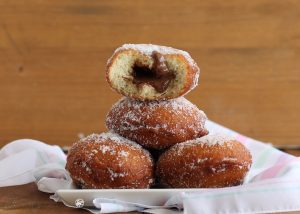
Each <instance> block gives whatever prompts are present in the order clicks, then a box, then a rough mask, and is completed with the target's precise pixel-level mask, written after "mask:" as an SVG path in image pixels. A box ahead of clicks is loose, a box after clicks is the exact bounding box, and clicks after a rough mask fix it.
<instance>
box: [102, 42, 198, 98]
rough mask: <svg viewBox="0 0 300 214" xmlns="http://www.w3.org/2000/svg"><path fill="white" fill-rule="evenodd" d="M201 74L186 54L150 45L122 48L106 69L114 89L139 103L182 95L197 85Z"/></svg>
mask: <svg viewBox="0 0 300 214" xmlns="http://www.w3.org/2000/svg"><path fill="white" fill-rule="evenodd" d="M199 75H200V69H199V67H198V66H197V64H196V63H195V61H194V60H193V59H192V58H191V56H190V55H189V54H188V53H187V52H185V51H182V50H178V49H174V48H170V47H165V46H158V45H151V44H125V45H123V46H121V47H119V48H118V49H116V51H115V53H114V54H113V55H112V57H111V58H110V59H109V60H108V63H107V69H106V79H107V81H108V83H109V84H110V86H111V87H112V88H113V89H115V90H116V91H117V92H119V93H121V94H123V95H124V96H127V97H131V98H135V99H139V100H161V99H172V98H176V97H179V96H183V95H184V94H186V93H188V92H189V91H190V90H192V89H193V88H195V87H196V86H197V84H198V78H199Z"/></svg>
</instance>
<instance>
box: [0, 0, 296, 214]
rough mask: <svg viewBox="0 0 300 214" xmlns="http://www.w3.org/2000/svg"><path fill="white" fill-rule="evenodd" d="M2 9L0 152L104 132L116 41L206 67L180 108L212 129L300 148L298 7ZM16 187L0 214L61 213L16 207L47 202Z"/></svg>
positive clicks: (126, 4) (258, 2)
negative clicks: (196, 113) (201, 115)
mask: <svg viewBox="0 0 300 214" xmlns="http://www.w3.org/2000/svg"><path fill="white" fill-rule="evenodd" d="M0 11H1V12H0V121H1V125H0V147H1V146H3V145H5V144H6V143H8V142H9V141H11V140H15V139H19V138H33V139H38V140H42V141H44V142H46V143H49V144H58V145H62V146H65V145H71V144H72V143H73V142H74V141H75V140H77V138H78V135H79V134H89V133H92V132H100V131H105V126H104V119H105V115H106V113H107V111H108V110H109V109H110V107H111V105H112V104H113V103H115V102H116V101H117V100H118V99H119V98H120V95H118V94H116V93H115V92H113V91H112V90H110V88H109V87H108V84H107V83H106V82H105V78H104V71H105V64H106V61H107V59H108V58H109V57H110V56H111V54H112V52H113V50H114V49H115V48H117V47H118V46H120V45H122V44H123V43H154V44H161V45H167V46H173V47H176V48H180V49H184V50H187V51H188V52H190V54H191V55H192V57H193V58H194V59H195V60H196V61H197V63H198V64H199V66H200V68H201V78H200V85H199V86H198V87H197V88H196V89H195V90H194V91H192V92H191V93H190V94H188V95H187V98H188V99H190V100H191V101H192V102H193V103H195V104H197V105H198V106H199V108H201V109H203V110H204V111H205V112H206V114H207V115H208V117H209V118H210V119H211V120H214V121H216V122H219V123H221V124H223V125H225V126H227V127H229V128H232V129H234V130H236V131H238V132H241V133H242V134H245V135H247V136H251V137H253V138H256V139H259V140H263V141H266V142H272V143H274V144H281V145H283V144H298V145H299V144H300V142H299V139H300V131H299V130H300V123H299V121H300V113H299V112H300V49H299V48H300V25H299V23H300V16H299V12H300V4H299V1H297V0H285V1H273V0H252V1H239V0H233V1H221V0H212V1H208V0H206V1H197V0H189V1H172V0H165V1H145V0H140V1H134V0H127V1H124V0H111V1H94V0H90V1H86V0H60V1H50V0H44V1H41V0H26V1H25V0H18V1H9V0H0ZM18 188H19V187H15V189H10V188H5V189H3V188H2V189H1V193H0V194H1V195H4V194H7V193H9V194H8V195H9V196H10V197H11V204H10V205H7V204H6V205H7V206H4V205H3V204H4V197H0V207H1V209H0V212H7V213H26V212H27V211H30V212H32V213H39V212H40V211H41V210H42V211H46V210H47V211H49V210H51V209H53V210H54V211H53V213H55V212H58V210H62V209H63V207H62V206H60V207H59V209H56V208H54V207H53V206H54V205H50V203H49V204H48V198H47V202H46V200H43V201H44V202H43V203H44V205H45V206H44V205H41V204H37V203H31V202H28V201H27V202H26V201H25V202H24V203H23V201H22V200H21V198H22V197H23V198H24V197H27V196H28V197H29V196H30V197H31V196H32V195H35V196H32V197H37V198H43V199H45V198H46V197H48V196H47V195H45V194H44V195H43V194H42V193H37V191H36V189H35V188H34V187H33V186H30V185H29V186H25V187H24V188H25V189H24V188H23V187H21V189H18ZM22 188H23V189H22ZM28 188H29V189H28ZM32 191H33V192H35V193H33V194H31V193H32ZM17 192H19V195H18V194H17ZM5 198H6V197H5ZM16 201H17V202H18V206H19V207H18V206H17V205H16V207H17V208H16V209H14V207H13V206H14V203H16V204H17V202H16ZM51 203H52V202H51ZM40 206H42V207H43V208H41V209H39V207H40ZM55 206H56V205H55ZM26 207H27V208H28V207H29V209H27V208H26ZM23 208H24V209H23ZM31 208H32V209H31ZM66 210H67V208H65V210H64V211H66ZM72 211H74V210H72ZM66 212H67V211H66Z"/></svg>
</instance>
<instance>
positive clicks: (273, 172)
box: [259, 158, 300, 180]
mask: <svg viewBox="0 0 300 214" xmlns="http://www.w3.org/2000/svg"><path fill="white" fill-rule="evenodd" d="M279 160H280V158H279V159H278V161H277V163H278V162H279ZM295 161H297V162H300V158H294V159H292V160H289V161H286V162H284V163H281V164H276V165H274V166H273V167H271V168H269V169H267V170H265V171H263V172H262V173H261V174H260V176H259V177H260V180H264V179H268V178H274V177H276V176H277V175H278V173H279V172H280V171H282V170H283V169H284V168H285V167H286V166H288V165H289V164H290V163H291V162H295Z"/></svg>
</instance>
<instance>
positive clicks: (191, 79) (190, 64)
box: [105, 45, 200, 100]
mask: <svg viewBox="0 0 300 214" xmlns="http://www.w3.org/2000/svg"><path fill="white" fill-rule="evenodd" d="M151 46H154V45H151ZM122 47H123V46H122ZM122 47H120V48H118V49H117V50H116V51H115V53H114V54H113V55H112V57H111V58H110V59H109V60H108V62H107V66H106V75H105V76H106V80H107V82H108V83H109V85H110V87H111V88H112V89H114V90H115V91H116V92H118V93H120V94H122V95H124V96H127V97H131V98H133V99H138V100H168V99H174V98H177V97H180V96H183V95H185V94H187V93H188V92H189V91H191V90H192V89H194V88H195V87H196V86H197V84H198V79H199V75H200V69H199V67H198V65H197V64H196V63H195V62H194V60H192V59H191V58H190V56H189V55H188V53H187V52H185V51H181V50H177V49H173V48H170V49H171V50H175V51H173V52H172V51H170V52H168V51H166V52H164V51H161V52H160V51H157V52H158V53H160V54H161V55H162V56H164V57H165V58H177V59H178V60H179V61H181V62H182V63H183V64H185V72H186V79H185V81H184V85H183V86H182V88H181V90H180V91H178V93H176V94H173V95H172V96H171V95H169V96H168V95H166V94H164V93H163V94H161V95H160V96H159V97H156V98H155V99H154V98H149V97H145V96H141V95H136V94H132V93H128V92H127V91H126V89H118V88H116V87H114V84H113V83H112V81H114V80H112V79H110V76H109V74H110V72H111V68H112V64H114V63H115V62H116V59H117V58H118V57H119V55H121V54H124V53H130V52H138V53H139V54H141V55H143V56H144V57H146V58H147V57H151V56H147V54H146V53H143V52H142V51H141V50H139V49H135V48H134V47H132V48H122ZM156 47H163V46H156ZM165 48H168V47H165ZM158 50H159V49H158ZM142 61H143V60H142Z"/></svg>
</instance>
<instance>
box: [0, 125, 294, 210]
mask: <svg viewBox="0 0 300 214" xmlns="http://www.w3.org/2000/svg"><path fill="white" fill-rule="evenodd" d="M207 128H208V130H209V131H210V133H224V134H227V135H229V136H232V137H234V138H236V139H237V140H239V141H240V142H242V143H243V144H244V145H245V146H246V147H247V148H248V149H249V150H250V152H251V154H252V156H253V165H252V167H251V170H250V172H249V174H248V176H247V179H246V182H245V184H244V185H241V186H236V187H228V188H218V189H199V190H198V191H196V192H193V193H184V192H181V193H179V194H176V195H174V196H172V197H171V198H170V199H169V200H168V201H167V202H166V203H165V204H157V206H154V207H151V206H147V205H145V204H135V203H130V202H128V201H119V200H115V199H114V200H112V199H105V198H95V199H94V201H93V204H94V208H89V209H88V210H89V211H90V212H93V213H113V212H128V211H143V212H149V213H157V214H158V213H178V212H181V209H183V210H184V213H189V214H193V213H271V212H284V211H286V212H287V211H296V210H300V158H297V157H294V156H292V155H289V154H286V153H284V152H281V151H279V150H277V149H275V148H274V147H272V145H271V144H266V143H262V142H259V141H256V140H254V139H251V138H248V137H245V136H243V135H240V134H239V133H237V132H234V131H232V130H230V129H228V128H225V127H223V126H221V125H218V124H216V123H214V122H212V121H208V122H207ZM65 163H66V157H65V155H64V153H63V152H62V151H61V150H60V148H59V147H57V146H50V145H47V144H44V143H42V142H39V141H34V140H18V141H14V142H12V143H10V144H8V145H6V146H5V147H3V148H2V149H1V150H0V169H1V170H0V187H1V186H10V185H20V184H25V183H29V182H33V181H35V182H37V186H38V189H39V190H40V191H43V192H48V193H55V192H56V191H57V190H59V189H73V188H75V186H74V185H73V183H72V180H71V178H70V176H69V174H68V172H67V171H66V170H65V169H64V166H65ZM141 197H143V196H141ZM51 198H52V199H53V200H55V201H57V202H58V201H61V202H64V201H62V200H61V199H60V198H59V197H58V195H57V194H54V195H52V196H51ZM64 203H65V205H66V206H70V205H69V204H67V203H66V202H64ZM79 207H80V206H79ZM170 207H177V208H178V211H176V210H171V209H169V208H170Z"/></svg>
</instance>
